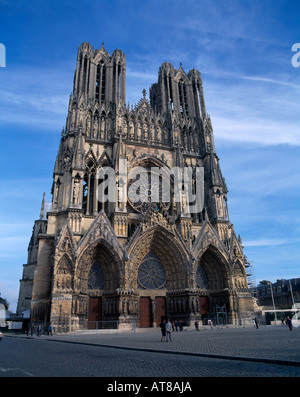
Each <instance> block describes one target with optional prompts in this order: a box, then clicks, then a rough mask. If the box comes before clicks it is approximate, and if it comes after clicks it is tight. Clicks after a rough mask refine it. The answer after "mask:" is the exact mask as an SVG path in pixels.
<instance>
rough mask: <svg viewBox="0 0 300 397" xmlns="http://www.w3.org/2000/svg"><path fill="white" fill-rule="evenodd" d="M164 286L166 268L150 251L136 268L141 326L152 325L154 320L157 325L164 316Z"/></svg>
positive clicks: (165, 309)
mask: <svg viewBox="0 0 300 397" xmlns="http://www.w3.org/2000/svg"><path fill="white" fill-rule="evenodd" d="M166 287H167V282H166V270H165V268H164V266H163V265H162V264H161V262H160V259H159V258H158V256H157V255H155V254H154V253H153V252H152V251H150V252H149V253H148V254H147V255H145V257H144V258H143V260H142V262H141V264H140V266H139V268H138V277H137V288H138V289H139V290H140V298H139V323H140V327H141V328H144V327H152V326H153V323H154V321H155V324H156V325H159V324H160V323H161V320H162V318H164V317H166V315H167V307H166V297H165V296H164V295H165V291H166ZM158 293H159V295H158ZM162 294H163V295H162ZM145 295H146V296H145ZM157 295H158V296H157Z"/></svg>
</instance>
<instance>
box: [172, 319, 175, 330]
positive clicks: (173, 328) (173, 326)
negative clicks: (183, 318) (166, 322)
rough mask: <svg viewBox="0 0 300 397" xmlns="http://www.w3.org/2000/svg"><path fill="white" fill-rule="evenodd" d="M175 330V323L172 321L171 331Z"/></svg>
mask: <svg viewBox="0 0 300 397" xmlns="http://www.w3.org/2000/svg"><path fill="white" fill-rule="evenodd" d="M174 331H175V323H174V321H172V332H174Z"/></svg>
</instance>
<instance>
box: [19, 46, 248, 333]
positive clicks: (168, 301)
mask: <svg viewBox="0 0 300 397" xmlns="http://www.w3.org/2000/svg"><path fill="white" fill-rule="evenodd" d="M125 79H126V60H125V55H124V53H123V52H122V51H121V50H115V51H114V52H113V53H112V54H111V55H110V54H109V53H108V52H107V51H106V50H105V49H104V45H102V47H101V48H100V49H97V50H94V49H93V48H92V47H91V45H90V44H89V43H83V44H82V45H81V46H80V47H79V50H78V56H77V67H76V71H75V75H74V84H73V93H72V94H71V96H70V101H69V107H68V115H67V120H66V125H65V127H64V128H63V131H62V134H61V141H60V146H59V149H58V155H57V158H56V161H55V165H54V172H53V185H52V203H51V206H50V208H48V207H49V206H47V203H46V202H45V197H44V199H43V203H42V209H41V214H40V219H38V220H36V221H35V223H34V228H33V233H32V237H31V240H30V243H29V247H28V261H27V263H26V264H25V265H24V270H23V277H22V280H21V284H20V293H19V301H18V308H17V311H18V313H22V312H24V311H26V310H30V319H31V322H32V323H36V324H37V323H42V324H44V326H46V325H47V324H48V323H49V322H51V323H52V325H53V326H54V327H55V328H56V330H57V331H58V332H59V331H61V332H68V331H71V330H72V331H74V330H78V329H91V328H112V327H119V328H131V327H132V326H133V325H134V326H138V327H155V326H158V325H159V324H160V322H161V320H162V318H164V317H165V318H166V317H168V318H169V319H171V320H181V321H184V322H186V323H187V324H191V323H192V322H194V321H196V320H199V321H201V322H203V323H204V324H205V323H207V320H208V319H213V320H215V321H217V322H220V321H222V322H226V323H229V324H241V323H242V322H243V320H244V319H245V318H250V317H251V316H252V315H253V302H252V297H251V295H250V293H249V289H248V283H247V274H246V268H247V266H248V264H247V258H246V257H245V255H244V253H243V246H242V241H241V238H240V237H239V236H237V235H236V233H235V230H234V227H233V225H232V223H231V222H230V220H229V212H228V205H227V193H228V191H227V187H226V183H225V180H224V178H223V176H222V173H221V169H220V165H219V158H218V157H217V155H216V151H215V145H214V137H213V129H212V123H211V120H210V117H209V116H208V115H207V113H206V108H205V101H204V94H203V85H202V78H201V74H200V73H199V71H198V70H196V69H192V70H191V71H189V73H186V72H185V71H184V70H183V68H182V65H180V67H179V69H175V68H174V67H173V66H172V65H171V64H170V63H164V64H162V66H161V67H160V69H159V73H158V81H157V83H154V84H153V85H152V86H151V87H150V91H149V98H150V99H149V100H148V99H147V98H146V91H145V90H143V94H142V97H141V99H140V100H139V102H138V103H137V104H136V105H135V106H131V107H130V106H129V105H127V104H126V98H125V94H126V84H125ZM124 163H125V164H126V173H124V170H121V167H120V164H124ZM174 167H176V170H179V171H180V172H179V173H182V175H185V170H188V171H189V184H190V191H189V192H188V191H186V189H185V185H186V183H185V182H186V181H185V180H184V178H183V179H182V183H181V182H180V183H178V179H174V175H173V174H172V172H170V174H169V176H170V180H169V184H168V185H167V186H168V187H169V188H170V200H169V201H166V200H163V199H162V197H163V192H164V187H165V186H166V185H164V179H166V175H168V171H169V170H170V171H171V170H172V169H174ZM136 169H143V170H144V171H143V172H144V175H143V177H142V175H141V174H138V173H137V172H135V173H134V174H132V171H133V170H136ZM199 169H201V170H202V175H203V179H202V185H201V187H202V194H203V203H202V204H203V205H201V206H199V207H196V208H198V210H196V211H195V210H193V211H191V208H195V207H192V204H193V203H192V201H191V197H192V196H193V194H195V190H196V188H197V170H199ZM103 170H110V171H111V172H112V174H113V175H114V179H111V175H112V174H110V173H109V172H103ZM161 170H164V172H162V171H161ZM153 172H154V174H155V173H156V174H155V175H154V174H153ZM132 175H133V176H132ZM154 176H155V178H154ZM112 180H113V181H114V185H115V192H116V194H115V195H114V197H115V199H113V200H112V199H110V196H109V194H108V186H109V182H111V181H112ZM154 180H155V184H154V183H153V181H154ZM180 181H181V180H180ZM134 184H137V185H136V186H138V188H136V193H137V194H138V195H139V196H140V199H139V200H132V197H131V196H130V195H129V194H128V195H127V189H128V190H129V189H130V187H132V186H135V185H134ZM154 185H155V186H154ZM124 186H125V188H124ZM100 187H101V189H102V193H103V195H104V196H105V197H107V199H106V200H100V199H99V191H100V190H101V189H100ZM124 189H125V191H124ZM154 190H156V192H158V193H157V196H155V197H157V200H156V201H153V200H151V199H150V198H151V197H153V196H151V194H152V193H153V192H154ZM175 191H177V192H180V194H179V195H180V198H181V200H179V201H178V200H175V199H174V192H175ZM193 197H195V196H193ZM142 198H144V199H142Z"/></svg>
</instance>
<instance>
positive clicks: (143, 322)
mask: <svg viewBox="0 0 300 397" xmlns="http://www.w3.org/2000/svg"><path fill="white" fill-rule="evenodd" d="M146 327H152V308H151V299H150V298H149V297H144V296H143V297H140V328H146Z"/></svg>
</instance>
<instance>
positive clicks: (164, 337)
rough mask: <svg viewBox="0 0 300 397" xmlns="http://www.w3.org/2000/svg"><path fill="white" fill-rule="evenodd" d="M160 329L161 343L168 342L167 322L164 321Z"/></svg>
mask: <svg viewBox="0 0 300 397" xmlns="http://www.w3.org/2000/svg"><path fill="white" fill-rule="evenodd" d="M159 326H160V329H161V340H160V341H161V342H162V341H166V320H163V321H162V322H161V323H160V324H159Z"/></svg>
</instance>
